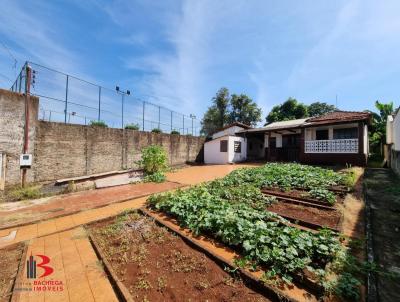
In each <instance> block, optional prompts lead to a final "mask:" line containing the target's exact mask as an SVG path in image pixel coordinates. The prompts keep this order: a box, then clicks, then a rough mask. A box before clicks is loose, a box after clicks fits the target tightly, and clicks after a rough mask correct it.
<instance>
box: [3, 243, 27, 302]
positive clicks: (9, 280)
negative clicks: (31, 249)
mask: <svg viewBox="0 0 400 302" xmlns="http://www.w3.org/2000/svg"><path fill="white" fill-rule="evenodd" d="M23 252H24V245H23V244H22V243H20V244H14V245H11V246H8V247H5V248H2V249H0V272H1V274H0V301H9V299H10V296H11V293H12V292H11V289H12V286H13V284H14V280H15V278H16V276H17V272H18V266H19V263H20V260H21V257H22V253H23Z"/></svg>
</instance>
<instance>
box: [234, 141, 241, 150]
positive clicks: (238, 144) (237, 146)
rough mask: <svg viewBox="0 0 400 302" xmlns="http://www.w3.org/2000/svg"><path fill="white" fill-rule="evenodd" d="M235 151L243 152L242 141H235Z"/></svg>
mask: <svg viewBox="0 0 400 302" xmlns="http://www.w3.org/2000/svg"><path fill="white" fill-rule="evenodd" d="M233 151H234V152H235V153H242V143H241V142H237V141H235V142H233Z"/></svg>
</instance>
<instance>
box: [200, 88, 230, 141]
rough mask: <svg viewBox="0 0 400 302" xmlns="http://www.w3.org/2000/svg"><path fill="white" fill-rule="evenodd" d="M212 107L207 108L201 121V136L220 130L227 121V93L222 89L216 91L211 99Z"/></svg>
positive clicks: (226, 90) (225, 89)
mask: <svg viewBox="0 0 400 302" xmlns="http://www.w3.org/2000/svg"><path fill="white" fill-rule="evenodd" d="M212 103H213V104H212V106H211V107H209V108H208V110H207V111H206V113H205V114H204V117H203V120H202V121H201V125H202V129H201V132H202V133H203V134H206V135H208V134H211V133H213V132H215V131H216V130H217V129H220V128H222V127H223V126H224V125H225V124H226V123H227V121H228V116H229V114H228V106H229V91H228V89H227V88H225V87H223V88H221V89H220V90H218V92H217V94H216V95H215V97H213V99H212Z"/></svg>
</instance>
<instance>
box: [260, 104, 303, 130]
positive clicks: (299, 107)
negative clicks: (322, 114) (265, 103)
mask: <svg viewBox="0 0 400 302" xmlns="http://www.w3.org/2000/svg"><path fill="white" fill-rule="evenodd" d="M307 116H308V110H307V106H306V105H304V104H303V103H300V102H298V101H297V100H296V99H295V98H288V99H287V101H286V102H284V103H283V104H281V105H276V106H274V107H273V108H272V110H271V112H270V113H269V114H268V115H267V117H266V121H267V124H270V123H273V122H278V121H288V120H293V119H299V118H305V117H307Z"/></svg>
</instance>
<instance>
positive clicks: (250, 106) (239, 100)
mask: <svg viewBox="0 0 400 302" xmlns="http://www.w3.org/2000/svg"><path fill="white" fill-rule="evenodd" d="M230 105H231V108H232V109H231V112H230V114H229V122H230V123H233V122H240V123H243V124H246V125H249V126H255V125H256V124H257V122H260V121H261V109H260V108H258V107H257V104H256V103H255V102H253V100H252V99H251V98H249V97H248V96H247V95H245V94H240V95H236V94H233V95H232V98H231V101H230Z"/></svg>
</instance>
